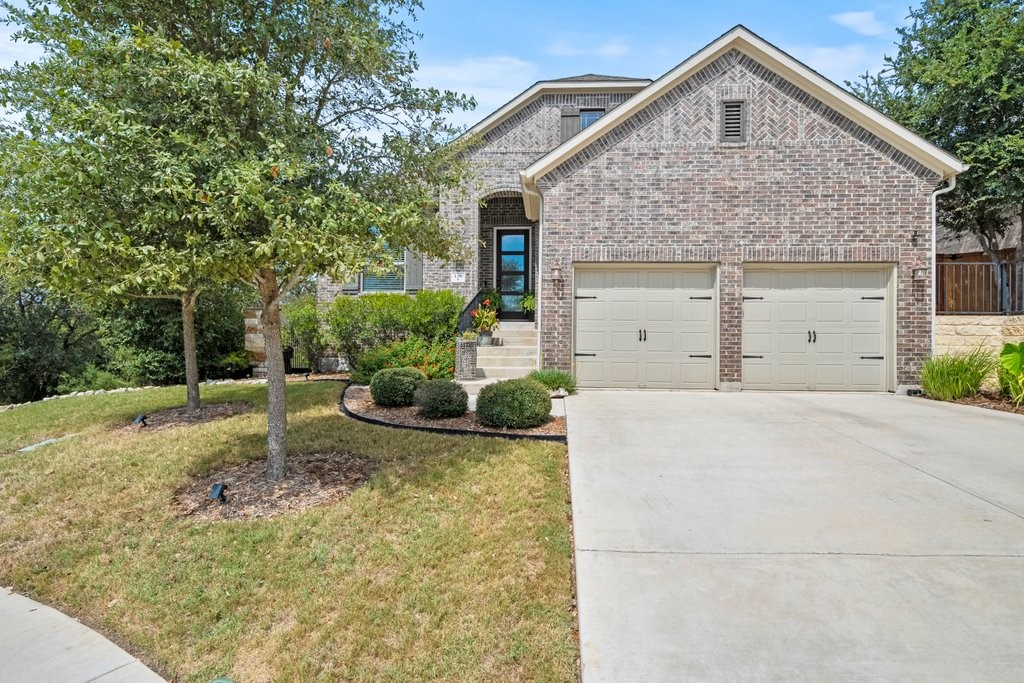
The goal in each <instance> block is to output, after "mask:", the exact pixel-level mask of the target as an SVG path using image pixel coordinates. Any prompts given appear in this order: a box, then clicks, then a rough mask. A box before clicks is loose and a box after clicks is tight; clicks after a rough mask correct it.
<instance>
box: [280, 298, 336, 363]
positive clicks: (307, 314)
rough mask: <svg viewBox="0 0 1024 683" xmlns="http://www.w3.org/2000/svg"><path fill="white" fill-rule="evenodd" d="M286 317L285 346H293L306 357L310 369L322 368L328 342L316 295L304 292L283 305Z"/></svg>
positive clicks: (282, 310) (283, 331)
mask: <svg viewBox="0 0 1024 683" xmlns="http://www.w3.org/2000/svg"><path fill="white" fill-rule="evenodd" d="M281 314H282V317H283V318H284V320H283V322H284V325H282V328H281V332H282V333H283V334H282V336H283V337H284V344H285V346H290V347H292V348H293V349H294V350H295V351H296V352H297V354H298V355H300V356H301V357H303V358H305V359H306V362H307V363H309V369H310V370H313V371H314V372H319V370H320V359H321V358H323V357H324V352H325V351H326V350H327V343H326V341H325V339H324V330H323V325H322V323H321V320H320V312H319V311H318V310H317V308H316V297H315V296H314V295H312V294H303V295H302V296H298V297H295V299H293V300H292V301H290V302H288V303H286V304H284V305H283V306H281Z"/></svg>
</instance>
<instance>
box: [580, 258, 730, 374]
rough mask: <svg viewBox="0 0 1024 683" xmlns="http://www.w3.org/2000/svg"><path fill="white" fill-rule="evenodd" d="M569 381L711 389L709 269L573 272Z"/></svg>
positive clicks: (713, 307) (712, 328)
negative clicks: (572, 372)
mask: <svg viewBox="0 0 1024 683" xmlns="http://www.w3.org/2000/svg"><path fill="white" fill-rule="evenodd" d="M574 282H575V287H576V290H575V297H576V298H575V303H576V311H575V325H576V331H575V348H574V352H575V361H576V379H577V382H578V383H579V385H580V386H583V387H622V388H628V387H646V388H659V389H712V388H714V385H715V381H714V378H715V368H716V367H717V365H716V363H715V358H714V353H715V343H714V340H715V329H716V327H717V319H716V311H717V308H716V305H715V271H714V269H713V268H712V267H710V266H708V267H702V268H699V269H693V268H687V269H684V268H657V267H650V266H647V267H644V266H637V267H635V268H604V269H592V268H579V269H577V270H576V271H575V275H574Z"/></svg>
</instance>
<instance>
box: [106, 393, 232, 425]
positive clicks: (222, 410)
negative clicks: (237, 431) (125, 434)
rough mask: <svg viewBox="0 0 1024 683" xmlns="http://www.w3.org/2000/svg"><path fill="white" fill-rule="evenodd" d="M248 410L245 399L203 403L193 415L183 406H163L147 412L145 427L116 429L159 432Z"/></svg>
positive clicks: (220, 418)
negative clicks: (232, 401)
mask: <svg viewBox="0 0 1024 683" xmlns="http://www.w3.org/2000/svg"><path fill="white" fill-rule="evenodd" d="M250 410H252V404H251V403H249V402H247V401H237V402H234V403H205V404H203V405H200V406H199V412H197V413H195V414H194V415H189V414H188V413H187V412H185V407H184V406H182V407H180V408H165V409H163V410H158V411H156V412H155V413H147V414H146V426H145V427H142V426H139V425H136V424H128V425H121V426H119V427H118V428H117V429H118V431H133V432H142V431H145V432H159V431H162V430H164V429H173V428H174V427H189V426H192V425H197V424H203V423H204V422H213V421H214V420H223V419H225V418H229V417H234V416H235V415H241V414H242V413H248V412H249V411H250Z"/></svg>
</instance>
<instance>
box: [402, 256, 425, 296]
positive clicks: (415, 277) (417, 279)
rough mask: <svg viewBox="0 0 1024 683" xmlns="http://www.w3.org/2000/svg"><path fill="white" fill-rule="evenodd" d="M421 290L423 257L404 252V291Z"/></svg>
mask: <svg viewBox="0 0 1024 683" xmlns="http://www.w3.org/2000/svg"><path fill="white" fill-rule="evenodd" d="M421 289H423V257H422V256H420V255H419V254H417V253H416V252H414V251H410V250H408V249H406V250H405V291H407V292H418V291H420V290H421Z"/></svg>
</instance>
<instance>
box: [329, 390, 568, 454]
mask: <svg viewBox="0 0 1024 683" xmlns="http://www.w3.org/2000/svg"><path fill="white" fill-rule="evenodd" d="M338 381H342V380H338ZM350 386H352V382H347V383H346V384H345V388H344V389H343V390H342V392H341V398H340V399H339V400H338V408H340V409H341V412H342V414H343V415H345V417H350V418H352V419H353V420H358V421H359V422H365V423H366V424H371V425H375V426H377V427H391V428H393V429H412V430H414V431H417V432H427V433H433V434H444V435H446V436H485V437H491V438H496V439H509V440H510V441H547V442H549V443H564V444H568V443H569V438H568V435H564V436H563V435H560V434H505V433H502V432H481V431H477V430H475V429H451V428H450V427H416V426H413V425H404V424H399V423H397V422H388V421H387V420H380V419H378V418H375V417H367V416H366V415H360V414H358V413H354V412H352V411H351V410H349V409H348V406H346V405H345V393H346V392H347V391H348V388H349V387H350Z"/></svg>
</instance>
